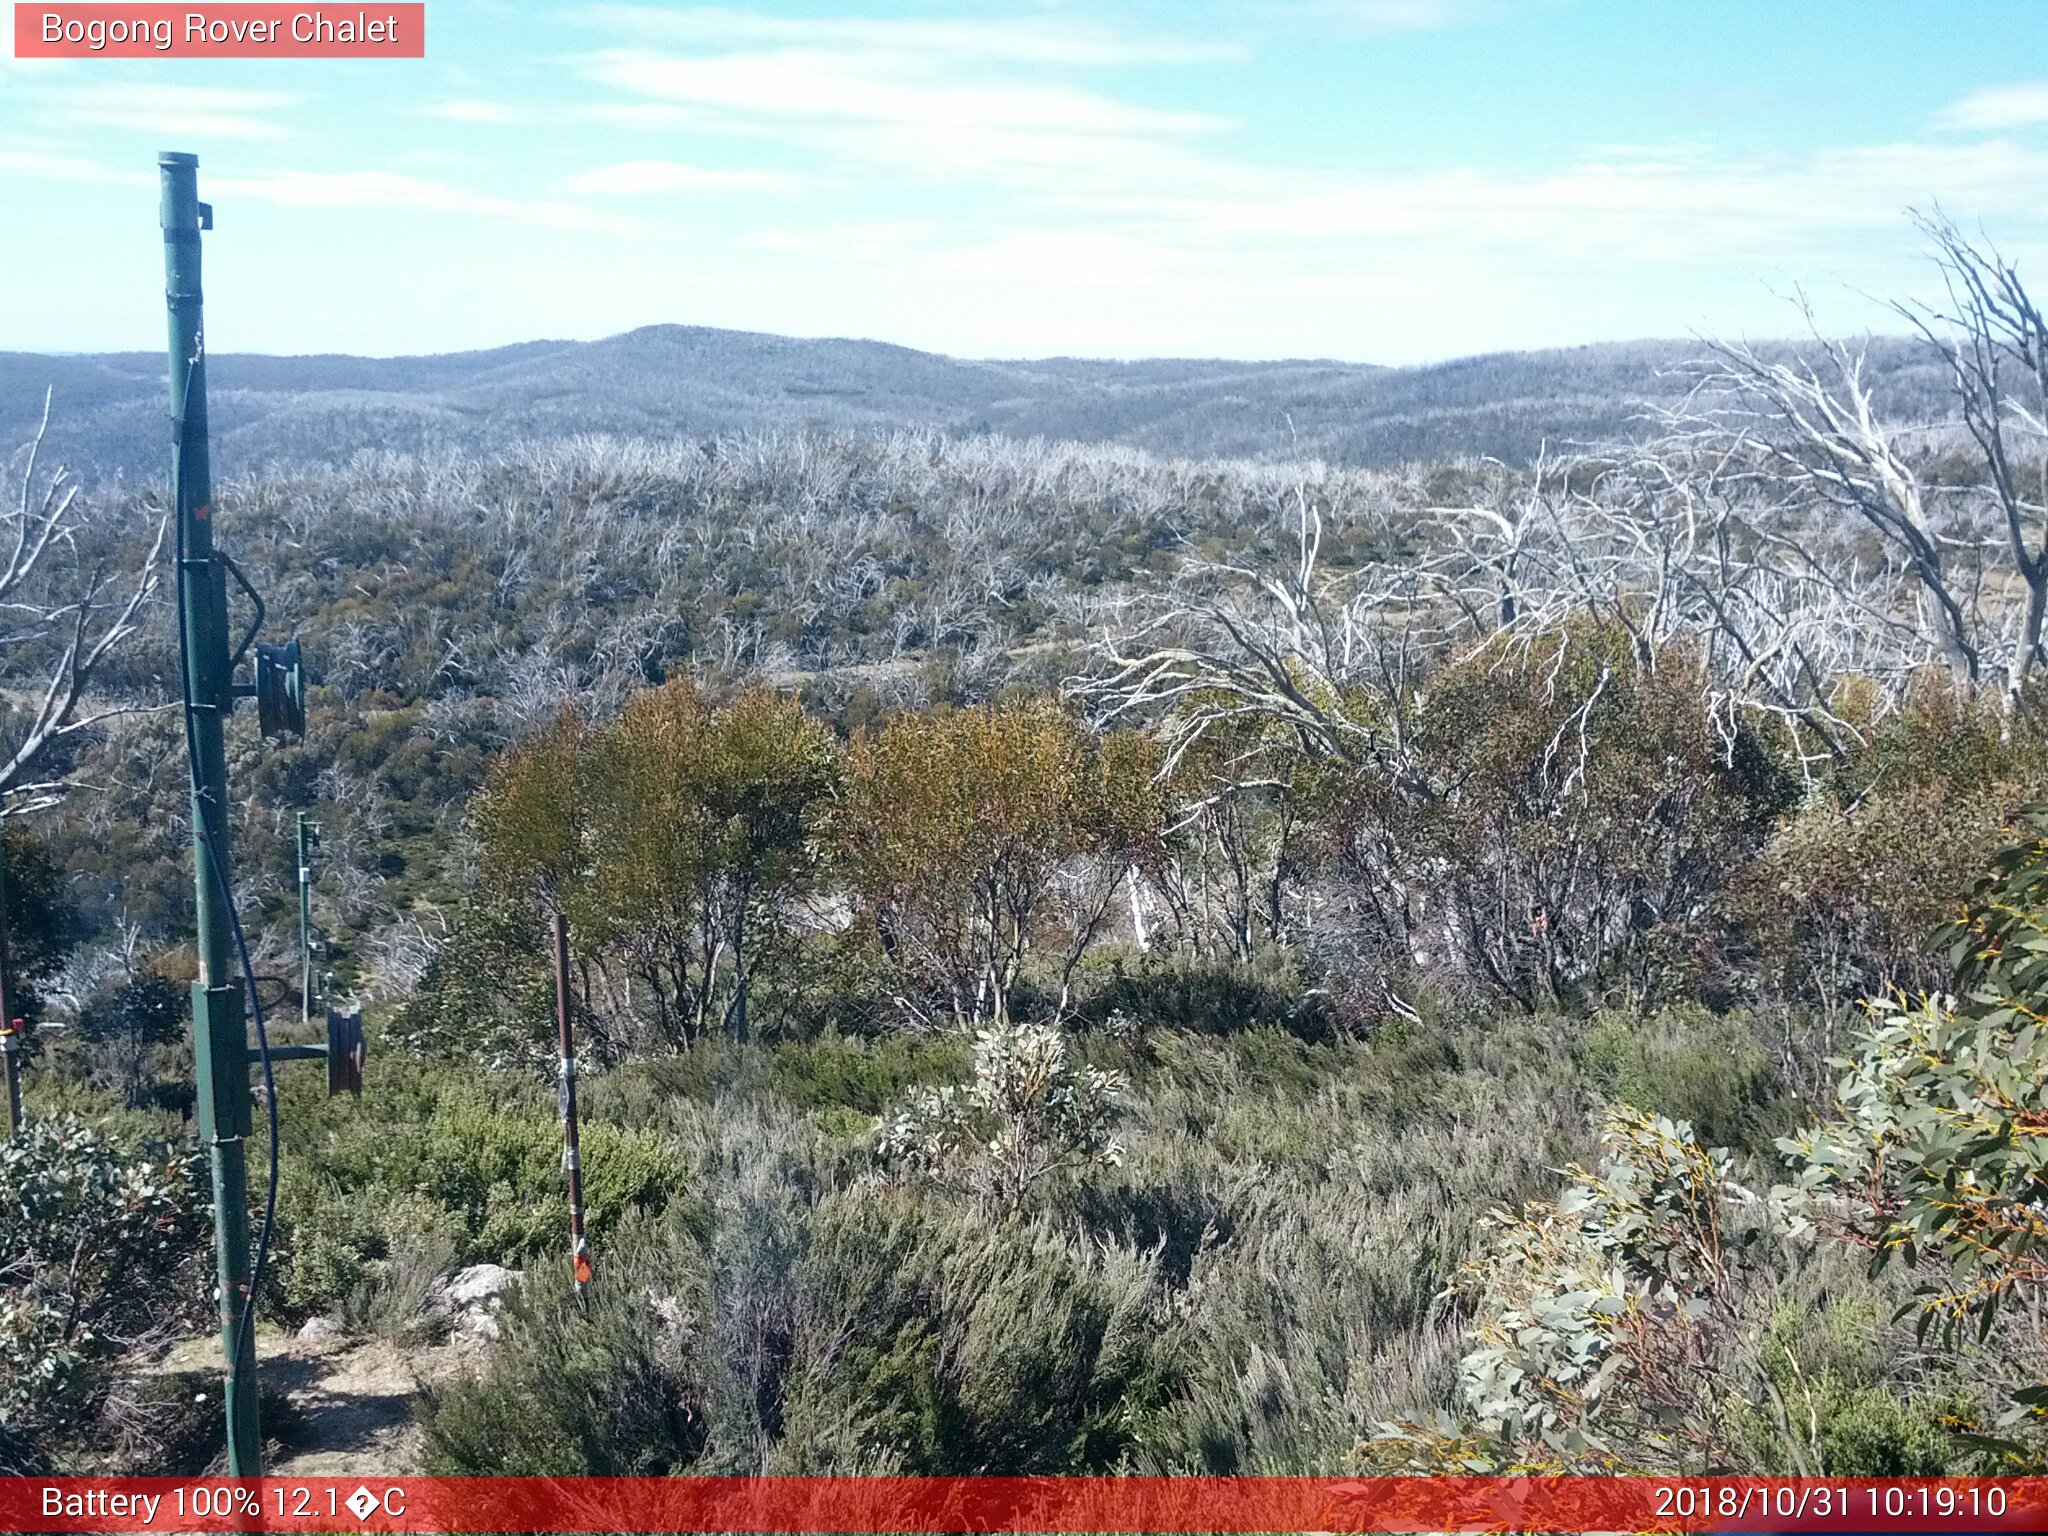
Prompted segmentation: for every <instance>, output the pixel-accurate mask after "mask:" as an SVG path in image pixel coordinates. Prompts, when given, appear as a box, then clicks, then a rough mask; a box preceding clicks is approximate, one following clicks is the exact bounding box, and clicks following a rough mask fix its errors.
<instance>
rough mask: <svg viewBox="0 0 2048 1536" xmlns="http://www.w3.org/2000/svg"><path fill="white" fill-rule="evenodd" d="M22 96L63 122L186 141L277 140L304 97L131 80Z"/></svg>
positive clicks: (284, 133) (34, 91) (30, 89)
mask: <svg viewBox="0 0 2048 1536" xmlns="http://www.w3.org/2000/svg"><path fill="white" fill-rule="evenodd" d="M20 95H21V96H22V97H23V98H24V99H25V100H27V102H28V103H29V104H30V105H31V106H33V107H35V108H38V109H40V110H41V111H42V112H43V113H44V114H46V115H48V116H52V117H55V118H58V119H60V120H62V121H65V122H69V123H77V124H86V125H90V126H93V127H100V128H122V129H127V130H131V131H134V132H140V133H158V134H166V133H168V134H175V135H179V136H182V137H184V138H186V139H195V140H196V139H278V138H284V137H286V136H287V135H289V134H290V133H291V131H292V130H291V128H290V127H289V126H287V125H286V124H284V123H282V122H279V121H278V116H279V115H280V114H284V113H288V112H290V111H291V110H292V109H293V108H294V107H296V106H297V105H298V104H299V102H300V99H301V98H299V97H298V96H296V95H293V94H291V93H289V92H285V91H251V90H236V89H230V88H227V87H223V86H202V85H164V84H158V83H155V82H151V81H130V82H124V83H122V84H110V85H67V86H51V87H25V88H23V89H22V91H21V92H20Z"/></svg>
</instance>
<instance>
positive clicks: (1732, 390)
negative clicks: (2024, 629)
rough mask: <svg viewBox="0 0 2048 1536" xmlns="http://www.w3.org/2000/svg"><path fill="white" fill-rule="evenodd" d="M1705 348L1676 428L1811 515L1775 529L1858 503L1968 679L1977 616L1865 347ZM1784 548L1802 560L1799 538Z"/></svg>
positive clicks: (1927, 630)
mask: <svg viewBox="0 0 2048 1536" xmlns="http://www.w3.org/2000/svg"><path fill="white" fill-rule="evenodd" d="M1802 307H1803V305H1802ZM1808 325H1809V329H1812V316H1811V313H1810V312H1809V313H1808ZM1712 352H1713V356H1712V359H1711V360H1710V361H1709V362H1708V363H1707V364H1706V365H1705V367H1704V369H1703V377H1702V389H1701V391H1700V392H1698V393H1697V394H1696V395H1695V396H1694V398H1693V400H1692V401H1691V402H1688V404H1687V405H1686V406H1684V407H1681V408H1679V409H1678V410H1677V411H1674V412H1673V413H1672V414H1671V416H1670V418H1669V422H1670V426H1671V429H1672V433H1673V436H1674V437H1675V438H1677V439H1679V440H1681V441H1691V442H1695V443H1698V444H1700V445H1702V446H1704V447H1706V448H1708V449H1710V450H1711V451H1715V452H1718V453H1720V454H1722V455H1723V456H1724V457H1726V458H1727V459H1728V460H1729V461H1730V462H1731V463H1739V464H1742V465H1745V466H1746V472H1747V474H1748V475H1749V476H1751V477H1754V478H1755V479H1756V480H1758V481H1761V482H1763V483H1764V484H1765V485H1766V487H1767V490H1768V494H1769V496H1770V499H1771V500H1772V501H1773V502H1774V503H1775V504H1776V505H1777V506H1778V507H1779V508H1780V509H1781V510H1782V511H1783V512H1784V513H1785V514H1786V515H1785V517H1783V518H1782V519H1781V520H1780V521H1781V523H1784V524H1791V523H1801V524H1805V525H1807V526H1806V527H1805V528H1803V529H1800V528H1794V527H1790V526H1780V527H1779V528H1778V529H1777V530H1775V531H1776V532H1778V533H1779V534H1781V535H1784V536H1787V537H1792V538H1795V539H1796V538H1797V537H1799V535H1800V534H1801V533H1803V532H1819V533H1821V534H1822V535H1823V536H1825V534H1826V531H1827V530H1826V524H1827V518H1826V513H1827V511H1828V510H1829V509H1840V510H1846V511H1848V512H1850V513H1852V514H1854V515H1855V517H1857V518H1858V519H1860V521H1861V522H1862V524H1863V525H1864V526H1865V527H1866V528H1867V529H1868V530H1869V531H1870V532H1872V533H1874V534H1875V535H1876V536H1877V538H1878V540H1879V541H1880V542H1881V544H1882V546H1883V548H1884V549H1885V550H1886V551H1887V552H1888V553H1889V554H1890V555H1891V556H1892V557H1893V558H1895V559H1896V560H1897V562H1898V563H1899V565H1900V566H1901V567H1902V569H1903V570H1904V572H1905V573H1906V575H1907V576H1908V578H1909V586H1910V595H1911V601H1912V604H1913V607H1914V610H1915V612H1916V616H1917V623H1918V627H1919V630H1920V633H1921V634H1922V635H1924V636H1925V637H1926V639H1927V641H1928V642H1929V643H1930V644H1931V645H1932V646H1933V648H1934V650H1935V652H1936V654H1937V655H1938V656H1939V657H1940V659H1941V661H1942V664H1943V665H1944V666H1945V667H1946V668H1947V669H1948V671H1949V672H1950V673H1951V674H1952V675H1953V676H1954V677H1956V678H1957V679H1958V680H1959V681H1960V682H1962V683H1964V684H1965V685H1967V686H1974V685H1975V684H1976V682H1977V681H1978V678H1979V676H1980V674H1981V672H1982V669H1983V663H1984V658H1983V648H1982V643H1981V638H1982V637H1981V636H1980V633H1979V626H1978V624H1977V622H1976V616H1975V615H1974V614H1973V613H1972V611H1971V604H1970V602H1969V600H1968V594H1967V593H1966V592H1965V591H1964V590H1963V588H1962V587H1961V585H1960V583H1959V581H1958V580H1957V575H1956V572H1955V571H1954V570H1953V568H1952V565H1951V562H1950V559H1949V555H1950V552H1951V543H1950V539H1949V537H1948V531H1947V530H1946V529H1944V528H1943V527H1942V526H1941V525H1940V522H1939V520H1938V517H1937V513H1936V509H1935V506H1934V499H1933V497H1932V496H1931V495H1930V493H1929V490H1928V488H1927V486H1926V484H1925V483H1924V480H1923V477H1922V473H1921V470H1920V468H1919V466H1917V465H1916V464H1915V463H1914V462H1913V461H1912V458H1911V456H1910V455H1909V454H1908V452H1907V450H1906V448H1905V447H1904V445H1903V443H1902V441H1901V436H1900V433H1899V432H1898V430H1897V429H1896V428H1895V427H1893V426H1892V425H1891V424H1889V423H1887V421H1886V420H1885V418H1884V417H1883V415H1882V414H1881V412H1880V411H1879V409H1878V406H1877V404H1876V401H1875V400H1874V398H1873V395H1872V391H1871V386H1870V382H1869V379H1868V377H1867V374H1866V368H1865V362H1866V354H1865V351H1864V350H1863V349H1862V348H1860V347H1854V346H1851V345H1850V344H1848V343H1846V342H1842V341H1837V340H1831V339H1828V338H1826V337H1822V336H1821V335H1820V334H1819V333H1818V331H1817V330H1815V331H1814V336H1813V345H1812V347H1811V349H1810V350H1809V351H1808V352H1807V353H1805V354H1802V355H1797V356H1792V357H1789V358H1783V359H1780V358H1774V357H1770V356H1767V355H1765V354H1763V353H1760V352H1758V351H1757V350H1756V349H1755V348H1753V347H1751V346H1749V345H1747V344H1746V343H1737V342H1716V343H1713V344H1712ZM1731 472H1737V473H1739V472H1740V471H1731ZM1784 553H1786V554H1788V555H1791V556H1794V558H1795V563H1797V550H1796V549H1793V550H1786V551H1784ZM1809 563H1810V562H1809Z"/></svg>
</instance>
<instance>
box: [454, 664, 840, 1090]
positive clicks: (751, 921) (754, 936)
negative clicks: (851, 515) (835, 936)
mask: <svg viewBox="0 0 2048 1536" xmlns="http://www.w3.org/2000/svg"><path fill="white" fill-rule="evenodd" d="M835 769H836V750H835V747H834V744H833V741H832V737H831V735H830V733H829V732H827V731H826V730H825V728H824V727H823V726H822V725H820V724H819V723H818V722H816V721H815V720H812V719H810V718H809V717H807V716H806V715H805V714H804V712H803V710H802V708H801V707H800V706H799V704H798V703H797V701H796V700H795V699H794V698H793V697H790V696H788V695H785V694H779V693H775V692H773V691H771V690H768V689H764V688H754V689H749V690H747V691H746V692H743V693H741V694H740V695H739V696H738V697H736V698H734V699H733V700H732V701H731V702H729V703H726V704H723V705H714V704H713V702H712V701H711V699H710V698H709V697H708V696H707V695H706V694H705V693H704V692H703V691H702V690H701V689H699V688H698V687H697V686H696V685H695V684H693V683H692V682H690V681H689V680H688V679H684V678H679V679H675V680H672V681H670V682H668V683H666V684H664V685H663V686H661V687H659V688H650V689H646V690H643V691H642V692H640V693H637V694H635V695H634V696H633V697H632V698H631V699H630V700H629V701H628V702H627V704H626V706H625V708H624V710H623V711H622V712H621V713H620V715H619V717H618V719H617V720H615V721H613V722H611V723H609V724H607V725H603V726H597V727H586V726H585V725H584V724H583V723H582V722H581V721H580V720H579V719H577V718H576V717H575V716H573V715H565V716H564V717H563V718H562V719H561V720H560V721H558V722H557V723H556V724H555V725H554V726H553V727H551V728H550V729H548V730H547V731H544V732H542V733H540V734H538V735H537V736H535V737H533V738H532V739H530V740H529V741H527V742H526V743H523V744H522V745H521V746H519V747H518V748H516V749H515V750H513V751H512V752H510V753H507V754H506V755H505V756H504V757H503V758H501V759H500V760H499V762H498V763H497V764H496V765H494V767H493V768H492V771H491V777H490V779H489V781H488V783H487V784H486V786H485V790H484V793H483V794H482V795H481V796H480V797H479V799H478V803H477V807H476V810H475V813H474V824H475V828H476V832H477V836H478V841H479V843H480V844H481V849H482V875H483V887H482V891H483V897H484V901H485V902H486V904H487V905H490V906H492V907H494V908H496V909H499V910H504V911H507V912H511V913H519V912H522V911H533V910H535V909H538V910H540V911H544V912H557V911H559V912H562V913H564V914H566V915H567V916H568V918H569V922H570V934H571V938H572V941H573V943H574V945H575V949H576V954H577V958H578V963H579V968H580V971H581V976H582V982H583V985H582V998H581V1001H582V1003H583V1006H584V1011H585V1012H586V1013H587V1014H590V1015H592V1017H593V1021H594V1023H595V1025H596V1040H595V1042H594V1043H596V1044H597V1045H598V1046H599V1047H601V1048H603V1049H605V1050H607V1051H608V1052H609V1053H610V1054H612V1055H614V1056H616V1055H618V1054H621V1053H622V1052H623V1050H624V1048H625V1047H626V1045H627V1044H628V1043H629V1039H628V1038H627V1036H628V1035H629V1034H630V1032H631V1030H632V1029H633V1027H634V1023H635V1014H634V1007H635V1002H634V1000H635V992H636V989H637V993H638V996H639V998H640V999H642V1000H643V1002H642V1008H643V1010H644V1011H651V1015H652V1017H651V1019H650V1020H648V1023H649V1024H651V1027H652V1029H653V1031H654V1032H655V1034H656V1036H657V1037H658V1038H660V1039H662V1040H664V1041H666V1042H667V1043H669V1044H671V1045H675V1046H681V1045H687V1044H689V1043H690V1042H691V1041H693V1040H697V1039H701V1038H703V1037H704V1036H705V1035H706V1034H707V1033H711V1032H722V1033H724V1034H725V1035H727V1036H729V1037H731V1038H733V1039H745V1038H746V1037H747V1035H748V1034H749V1032H750V1030H751V1028H752V1027H753V1014H752V1012H751V1011H750V1010H752V1009H753V1007H754V1000H755V996H756V987H755V977H756V973H757V971H758V970H759V969H760V968H761V966H762V965H763V964H764V960H765V959H766V957H771V956H777V955H779V954H780V953H782V952H784V951H788V950H790V949H792V948H793V947H794V945H795V937H794V929H793V927H792V916H793V913H792V908H793V905H794V904H795V903H796V902H797V901H798V899H799V898H801V897H802V896H803V895H805V894H806V893H807V892H808V891H809V890H810V889H811V885H812V882H813V879H814V877H815V875H816V872H817V868H818V848H817V842H816V838H815V835H814V830H815V829H814V826H813V822H814V819H815V817H814V812H815V808H816V807H817V806H818V804H819V803H820V802H821V801H822V799H823V797H824V796H825V794H826V793H827V791H828V790H829V788H830V787H831V783H832V779H833V775H834V772H835ZM534 926H535V927H538V921H537V920H535V923H534Z"/></svg>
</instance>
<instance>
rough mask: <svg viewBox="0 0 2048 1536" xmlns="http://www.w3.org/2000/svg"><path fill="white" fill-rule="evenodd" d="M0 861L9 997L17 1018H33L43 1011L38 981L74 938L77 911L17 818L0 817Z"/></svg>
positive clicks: (43, 848)
mask: <svg viewBox="0 0 2048 1536" xmlns="http://www.w3.org/2000/svg"><path fill="white" fill-rule="evenodd" d="M0 861H4V863H5V869H4V870H0V878H4V885H5V893H6V912H5V919H6V923H7V939H8V946H9V948H8V958H9V971H8V980H9V983H10V985H11V986H12V988H13V990H12V992H11V993H10V995H9V998H8V1002H9V1005H10V1006H11V1007H12V1008H13V1010H14V1015H15V1017H16V1018H25V1019H29V1020H35V1019H36V1018H37V1017H38V1015H39V1014H40V1013H41V1011H42V1009H41V1004H40V1002H39V1000H38V998H37V995H36V986H37V983H38V982H40V981H43V980H45V979H46V978H47V977H48V976H49V974H50V972H51V971H52V970H53V969H55V967H56V966H57V965H58V963H59V962H61V961H62V960H63V958H64V957H65V955H66V954H68V953H69V952H70V950H71V948H72V946H73V945H75V944H76V943H77V942H78V940H79V938H80V936H81V931H82V925H81V915H80V913H79V911H78V907H77V903H76V902H75V900H74V899H73V897H72V893H71V892H70V890H69V889H67V886H66V881H65V876H64V871H63V870H62V869H61V868H60V867H59V865H58V863H57V861H56V860H55V859H53V858H52V857H51V856H50V850H49V848H48V846H47V844H46V843H45V842H44V841H43V840H42V839H40V838H39V837H37V835H36V834H35V833H34V832H33V831H31V830H30V829H29V827H28V826H27V825H26V823H25V821H24V819H23V818H22V817H19V816H12V817H9V818H7V819H6V820H4V821H0ZM0 1022H4V1021H0Z"/></svg>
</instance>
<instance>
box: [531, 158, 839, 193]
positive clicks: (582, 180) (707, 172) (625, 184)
mask: <svg viewBox="0 0 2048 1536" xmlns="http://www.w3.org/2000/svg"><path fill="white" fill-rule="evenodd" d="M802 184H803V178H802V177H800V176H797V175H794V174H793V173H791V172H788V171H736V170H720V169H712V168H707V167H705V166H698V165H684V164H683V163H682V162H680V161H677V160H628V161H625V162H623V163H622V164H619V165H606V166H599V167H596V168H595V169H592V170H588V171H584V172H582V173H581V174H580V175H577V176H574V177H572V178H571V179H570V180H569V182H568V183H567V184H566V186H565V188H564V190H566V191H568V192H572V193H595V194H600V195H605V196H627V197H636V196H651V195H658V194H661V193H666V192H701V193H714V194H715V193H728V192H731V193H749V192H793V191H795V190H796V189H797V188H798V187H800V186H801V185H802Z"/></svg>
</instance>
